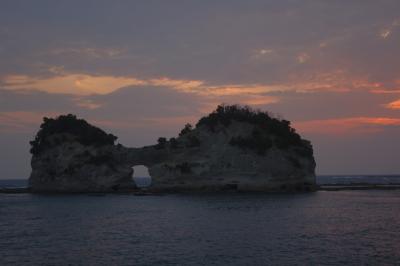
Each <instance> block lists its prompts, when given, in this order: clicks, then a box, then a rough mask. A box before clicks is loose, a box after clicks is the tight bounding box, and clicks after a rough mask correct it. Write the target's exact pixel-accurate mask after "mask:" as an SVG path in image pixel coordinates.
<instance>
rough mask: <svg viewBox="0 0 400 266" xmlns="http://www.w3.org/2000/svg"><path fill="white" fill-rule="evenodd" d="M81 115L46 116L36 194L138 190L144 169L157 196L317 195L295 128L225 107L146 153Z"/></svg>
mask: <svg viewBox="0 0 400 266" xmlns="http://www.w3.org/2000/svg"><path fill="white" fill-rule="evenodd" d="M115 140H116V137H115V136H113V135H110V134H107V133H105V132H104V131H102V130H101V129H98V128H96V127H93V126H91V125H89V124H88V123H87V122H86V121H84V120H81V119H77V118H76V117H75V116H72V115H67V116H60V117H58V118H57V119H47V118H46V119H45V121H44V123H43V124H42V126H41V130H40V131H39V132H38V135H37V137H36V139H35V140H34V141H33V142H32V143H31V144H32V150H31V152H32V154H33V156H32V173H31V176H30V186H31V189H32V191H34V192H91V191H93V192H101V191H124V190H132V189H134V188H135V185H134V183H133V181H132V168H131V167H132V166H135V165H145V166H147V167H148V168H149V173H150V175H151V176H152V186H151V188H150V190H152V191H160V192H163V191H220V190H239V191H275V190H313V189H314V188H315V161H314V157H313V151H312V146H311V144H310V142H308V141H307V140H304V139H302V138H301V137H300V136H299V135H298V134H297V133H296V132H295V130H294V129H293V128H291V127H290V123H289V122H288V121H285V120H279V119H275V118H271V117H270V116H269V115H268V114H267V113H263V112H258V111H253V110H251V109H249V108H247V107H240V106H219V107H218V108H217V110H216V111H214V112H213V113H211V114H210V115H209V116H207V117H203V118H202V119H200V121H199V122H198V123H197V124H196V127H195V128H191V126H190V125H187V126H186V127H185V128H184V129H183V130H182V132H181V133H180V134H179V137H177V138H172V139H169V140H166V139H164V138H160V139H159V141H158V144H156V145H153V146H147V147H143V148H126V147H123V146H122V145H120V144H118V145H115V144H114V142H115Z"/></svg>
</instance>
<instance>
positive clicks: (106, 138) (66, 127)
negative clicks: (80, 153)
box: [30, 114, 117, 155]
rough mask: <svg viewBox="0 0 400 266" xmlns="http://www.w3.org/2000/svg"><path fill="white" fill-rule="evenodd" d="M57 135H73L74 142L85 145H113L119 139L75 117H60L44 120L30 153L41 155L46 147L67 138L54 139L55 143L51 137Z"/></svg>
mask: <svg viewBox="0 0 400 266" xmlns="http://www.w3.org/2000/svg"><path fill="white" fill-rule="evenodd" d="M56 134H71V135H72V136H73V137H74V140H76V141H78V142H79V143H81V144H83V145H94V146H103V145H113V144H114V142H115V141H116V140H117V137H116V136H114V135H112V134H107V133H106V132H104V131H103V130H101V129H100V128H98V127H95V126H92V125H90V124H89V123H87V122H86V121H85V120H83V119H78V118H77V117H76V116H75V115H72V114H68V115H60V116H59V117H57V118H55V119H53V118H47V117H44V118H43V123H42V124H41V125H40V130H39V131H38V133H37V134H36V137H35V139H34V140H33V141H31V142H30V144H31V150H30V152H31V153H32V154H34V155H36V154H39V153H40V152H41V151H42V150H43V149H45V148H46V147H50V146H52V145H58V144H61V142H63V141H65V140H66V139H65V137H63V136H60V137H59V138H54V140H53V142H52V141H50V140H49V137H51V136H53V135H56Z"/></svg>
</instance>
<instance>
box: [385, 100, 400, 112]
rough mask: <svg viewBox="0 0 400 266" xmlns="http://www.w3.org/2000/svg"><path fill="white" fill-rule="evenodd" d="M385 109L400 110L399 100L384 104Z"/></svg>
mask: <svg viewBox="0 0 400 266" xmlns="http://www.w3.org/2000/svg"><path fill="white" fill-rule="evenodd" d="M385 107H386V108H388V109H395V110H397V109H400V99H399V100H396V101H393V102H391V103H388V104H386V105H385Z"/></svg>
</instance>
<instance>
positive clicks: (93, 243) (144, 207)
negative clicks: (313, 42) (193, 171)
mask: <svg viewBox="0 0 400 266" xmlns="http://www.w3.org/2000/svg"><path fill="white" fill-rule="evenodd" d="M0 182H1V183H0V186H5V185H6V184H5V183H6V182H8V185H7V186H10V182H11V181H0ZM12 182H14V181H12ZM12 182H11V183H12ZM15 182H16V181H15ZM19 182H21V183H18V184H14V186H16V187H19V186H23V185H24V184H23V182H22V181H19ZM385 182H386V181H385ZM390 182H392V181H390ZM0 265H400V190H366V191H319V192H315V193H295V194H260V193H259V194H243V193H223V194H168V195H158V196H154V195H151V196H134V195H105V196H99V195H97V196H94V195H84V194H83V195H31V194H0Z"/></svg>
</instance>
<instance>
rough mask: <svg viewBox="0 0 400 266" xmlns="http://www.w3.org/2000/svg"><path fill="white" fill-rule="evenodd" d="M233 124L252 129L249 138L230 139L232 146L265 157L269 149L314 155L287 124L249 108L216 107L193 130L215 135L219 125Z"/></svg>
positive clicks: (304, 141)
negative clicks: (250, 126) (251, 127)
mask: <svg viewBox="0 0 400 266" xmlns="http://www.w3.org/2000/svg"><path fill="white" fill-rule="evenodd" d="M232 121H238V122H245V123H249V124H252V125H254V126H255V128H254V130H253V131H252V134H251V135H250V136H246V137H242V136H239V137H234V138H232V139H231V140H230V142H229V143H230V144H231V145H234V146H238V147H240V148H246V149H251V150H254V151H255V152H257V154H259V155H264V154H265V153H266V151H267V150H268V149H269V148H271V147H272V146H275V147H277V148H279V149H288V148H289V147H295V148H296V149H295V151H296V152H297V153H298V154H300V155H302V156H312V154H313V151H312V146H311V143H310V142H309V141H307V140H304V139H302V138H301V137H300V135H299V134H297V133H296V130H295V129H294V128H292V127H291V126H290V121H287V120H284V119H278V118H274V117H271V116H270V115H269V114H268V113H267V112H262V111H260V110H254V109H252V108H250V107H249V106H240V105H219V106H218V107H217V109H216V110H215V111H213V112H212V113H211V114H209V115H208V116H205V117H203V118H201V119H200V120H199V122H198V123H197V125H196V127H197V126H206V127H208V128H209V129H210V130H211V131H213V132H214V131H215V130H216V129H217V126H218V125H223V126H224V127H228V126H229V125H230V124H231V123H232Z"/></svg>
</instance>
